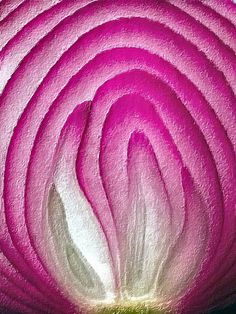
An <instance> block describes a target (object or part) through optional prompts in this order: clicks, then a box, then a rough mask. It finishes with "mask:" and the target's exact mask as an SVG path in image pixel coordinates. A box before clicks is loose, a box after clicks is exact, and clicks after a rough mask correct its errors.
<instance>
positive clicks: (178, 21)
mask: <svg viewBox="0 0 236 314" xmlns="http://www.w3.org/2000/svg"><path fill="white" fill-rule="evenodd" d="M0 33H1V38H0V49H1V50H0V135H1V140H0V151H1V154H0V158H1V159H0V167H1V179H0V191H1V200H2V202H1V212H0V218H1V229H0V248H1V255H0V307H1V309H0V311H1V312H3V313H4V311H9V312H10V311H17V312H20V313H52V314H53V313H86V312H87V311H88V309H89V306H90V301H89V300H90V299H89V297H88V298H87V299H86V298H84V297H83V293H82V292H81V299H80V298H79V297H78V295H79V294H78V295H77V292H75V287H76V284H74V282H72V283H71V284H70V278H71V277H70V276H72V275H71V274H70V273H69V272H68V271H67V270H66V268H65V269H64V268H63V267H64V266H63V265H65V260H64V256H62V253H61V252H58V257H57V256H56V255H57V248H58V247H57V243H63V241H62V239H65V238H66V233H63V232H64V231H63V232H61V233H59V235H57V234H56V235H52V234H51V233H50V232H51V231H50V230H49V229H50V227H49V225H50V224H48V222H47V219H46V218H45V217H48V199H50V191H51V189H52V186H53V185H54V184H58V186H60V178H61V176H60V171H65V173H64V175H65V177H67V175H68V176H70V174H72V173H73V176H74V177H73V178H74V179H73V180H77V181H76V182H77V185H78V189H79V190H80V191H81V193H82V194H83V195H84V196H85V199H86V201H87V203H88V204H89V208H90V209H91V212H93V214H94V217H96V224H97V225H98V226H99V227H100V231H101V234H102V237H103V238H102V240H101V241H104V243H105V244H104V245H105V246H106V249H104V250H105V251H104V252H108V253H107V254H108V256H109V259H108V260H109V262H108V264H109V265H110V266H111V270H112V274H113V278H114V289H115V291H116V292H117V291H118V292H120V291H123V290H122V289H125V290H126V292H127V293H128V294H130V295H132V294H134V295H136V294H138V293H139V291H138V290H137V288H136V285H137V283H139V286H140V283H142V287H143V288H142V289H143V291H142V293H145V292H147V291H149V290H150V289H149V288H150V287H149V284H150V285H151V286H152V287H154V286H155V285H156V290H155V293H154V296H153V300H152V301H153V302H156V305H157V306H158V305H161V306H163V307H164V308H165V307H166V308H168V309H171V311H172V312H173V313H183V314H184V313H202V312H204V311H207V310H209V309H212V308H214V307H222V306H225V305H227V304H229V303H231V302H233V301H235V297H236V247H235V227H236V226H235V225H236V221H235V220H236V219H235V218H236V217H235V216H236V215H235V201H236V163H235V147H236V127H235V125H236V106H235V103H236V98H235V95H236V62H235V61H236V56H235V53H236V41H235V38H236V5H235V4H233V2H232V1H230V0H227V1H226V0H223V1H220V0H209V1H207V2H204V1H195V2H194V3H193V2H191V1H181V0H178V1H176V0H175V1H172V0H170V1H154V0H145V1H142V0H131V1H125V0H119V1H118V0H117V1H109V0H104V1H101V0H97V1H92V0H81V1H77V0H74V1H73V0H70V1H68V0H64V1H63V0H61V1H60V0H50V1H42V2H40V1H35V2H31V1H16V0H3V1H2V2H1V3H0ZM64 160H66V161H67V163H68V167H67V169H64V168H63V161H64ZM61 165H62V166H61ZM60 167H61V168H60ZM58 169H59V170H58ZM55 182H59V183H55ZM62 183H63V182H62ZM68 188H69V189H70V186H68ZM136 207H137V208H141V209H142V210H141V209H140V210H139V212H138V215H139V216H137V217H138V219H137V220H142V219H146V220H145V223H143V224H139V223H137V222H136V224H135V223H134V221H135V219H134V217H135V215H137V212H136V210H135V208H136ZM152 207H154V208H155V210H152ZM145 217H146V218H145ZM49 218H50V217H49ZM151 221H154V223H153V225H152V224H151ZM151 227H153V229H154V230H156V232H150V234H149V236H150V241H149V242H148V241H146V240H142V239H141V238H139V237H138V236H137V237H136V238H135V239H136V240H132V239H133V238H132V237H131V235H132V234H135V230H136V229H138V230H140V232H141V234H145V235H146V234H148V230H149V229H148V228H151ZM63 228H64V226H63ZM145 228H146V229H145ZM150 230H151V229H150ZM92 232H93V231H91V233H92ZM127 234H128V236H127ZM129 235H130V236H129ZM53 237H55V240H53V239H54V238H53ZM57 237H59V238H57ZM60 237H62V238H60ZM95 240H96V237H95V236H94V241H95ZM53 241H55V243H56V244H55V247H54V242H53ZM129 241H130V242H129ZM142 241H143V242H142ZM102 243H103V242H102ZM134 243H139V244H138V245H140V243H141V244H142V243H143V245H144V250H143V251H142V254H143V255H142V258H141V261H140V260H139V259H138V253H137V256H136V255H135V254H134V251H132V248H133V247H134ZM65 245H66V244H65ZM88 245H90V244H89V243H88ZM62 246H63V245H62ZM151 246H152V247H153V248H154V249H153V251H154V252H157V253H156V255H155V254H154V253H153V251H151ZM52 247H53V248H52ZM137 251H138V252H139V254H141V253H140V252H141V250H140V248H139V247H138V248H137ZM104 254H105V253H104ZM133 256H134V258H133V260H134V262H133V264H131V263H129V262H127V261H131V260H132V257H133ZM145 262H147V265H149V264H148V263H150V267H148V268H147V269H146V270H147V273H146V277H147V278H149V277H148V276H149V275H150V278H151V279H146V281H145V279H144V277H145V276H144V275H145V272H144V270H145ZM153 263H154V264H155V265H154V266H155V267H154V266H153ZM137 265H138V266H140V267H142V268H143V269H144V270H143V271H142V272H141V275H140V274H139V275H137V276H136V277H135V276H134V274H136V272H137V269H136V267H137ZM152 267H153V268H152ZM156 268H157V269H158V278H156V277H155V274H156V272H157V271H156ZM95 271H97V270H96V269H95ZM123 274H126V277H128V278H129V276H130V278H131V279H130V281H128V280H127V278H125V276H124V275H123ZM132 276H133V277H134V279H133V278H132ZM154 277H155V278H156V279H155V280H154V279H153V280H152V278H154ZM94 280H95V279H94ZM96 280H97V279H96ZM132 280H133V281H132ZM96 282H97V284H98V285H99V284H100V283H99V281H96ZM154 282H155V284H154ZM126 284H127V285H126ZM95 288H96V287H95ZM95 288H94V289H95ZM79 289H80V288H78V291H79ZM98 290H99V289H97V290H96V289H95V290H94V292H91V295H92V293H95V294H96V295H97V293H98ZM100 292H101V296H99V298H100V297H101V298H102V293H103V292H102V289H101V291H100ZM140 293H141V292H140ZM91 306H92V304H91Z"/></svg>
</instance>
